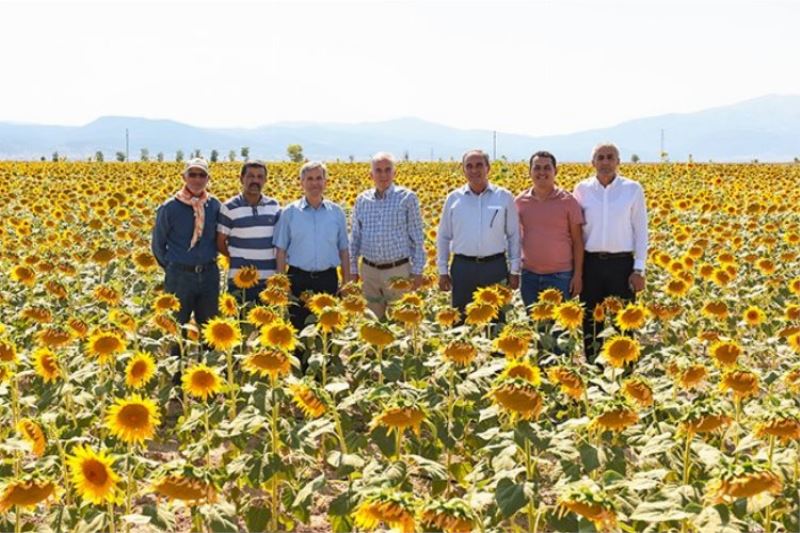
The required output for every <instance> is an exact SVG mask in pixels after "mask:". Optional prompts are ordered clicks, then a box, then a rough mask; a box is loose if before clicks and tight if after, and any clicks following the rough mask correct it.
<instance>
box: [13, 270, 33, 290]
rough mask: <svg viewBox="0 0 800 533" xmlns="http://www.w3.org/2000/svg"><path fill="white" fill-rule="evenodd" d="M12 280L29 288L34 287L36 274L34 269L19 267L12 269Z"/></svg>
mask: <svg viewBox="0 0 800 533" xmlns="http://www.w3.org/2000/svg"><path fill="white" fill-rule="evenodd" d="M11 279H13V280H14V281H17V282H19V283H22V284H23V285H27V286H28V287H33V284H34V283H35V282H36V272H34V271H33V269H32V268H28V267H26V266H21V265H18V266H15V267H14V268H12V269H11Z"/></svg>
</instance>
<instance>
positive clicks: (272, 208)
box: [217, 161, 281, 303]
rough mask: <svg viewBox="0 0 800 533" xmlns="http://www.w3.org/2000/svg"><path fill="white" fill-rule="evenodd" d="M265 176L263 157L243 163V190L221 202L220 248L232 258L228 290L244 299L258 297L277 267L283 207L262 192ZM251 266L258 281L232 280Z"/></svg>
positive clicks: (247, 300)
mask: <svg viewBox="0 0 800 533" xmlns="http://www.w3.org/2000/svg"><path fill="white" fill-rule="evenodd" d="M266 180H267V166H266V165H265V164H264V163H263V162H262V161H247V162H246V163H245V164H244V165H242V170H241V172H240V173H239V181H240V182H241V184H242V192H241V193H239V194H237V195H236V196H234V197H233V198H230V199H228V200H227V201H226V202H225V203H224V204H222V207H221V208H220V214H219V222H218V223H217V248H218V249H219V251H220V253H222V254H223V255H225V256H227V257H229V258H230V269H229V271H228V291H229V292H230V293H231V294H233V295H235V296H236V297H237V298H240V299H243V303H244V302H254V301H257V299H258V293H259V292H261V291H262V290H264V285H265V281H266V279H267V278H268V277H269V276H271V275H272V274H274V273H275V268H276V261H275V245H274V244H273V242H272V239H273V235H274V231H275V224H276V223H277V222H278V218H279V217H280V212H281V208H280V205H279V204H278V201H277V200H275V199H274V198H270V197H269V196H265V195H264V194H263V193H262V189H263V188H264V184H265V182H266ZM248 266H249V267H254V268H256V270H258V283H256V284H255V285H254V286H252V287H247V288H239V287H237V286H236V285H235V284H234V281H233V280H234V279H235V278H236V274H237V273H238V272H239V270H240V269H242V268H244V267H248Z"/></svg>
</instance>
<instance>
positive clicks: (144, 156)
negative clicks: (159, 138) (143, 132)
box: [139, 148, 150, 161]
mask: <svg viewBox="0 0 800 533" xmlns="http://www.w3.org/2000/svg"><path fill="white" fill-rule="evenodd" d="M139 153H140V155H139V160H140V161H150V150H148V149H147V148H142V149H141V150H140V152H139Z"/></svg>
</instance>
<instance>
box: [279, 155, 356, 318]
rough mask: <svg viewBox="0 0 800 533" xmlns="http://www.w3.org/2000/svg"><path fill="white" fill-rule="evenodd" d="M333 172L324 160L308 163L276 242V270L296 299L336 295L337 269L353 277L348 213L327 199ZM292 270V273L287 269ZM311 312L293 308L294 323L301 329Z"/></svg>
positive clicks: (300, 306)
mask: <svg viewBox="0 0 800 533" xmlns="http://www.w3.org/2000/svg"><path fill="white" fill-rule="evenodd" d="M327 181H328V169H327V168H326V167H325V165H324V164H322V163H320V162H319V161H309V162H308V163H306V164H305V165H303V167H302V168H301V169H300V185H301V186H302V188H303V193H304V195H303V197H302V198H300V199H299V200H296V201H294V202H292V203H290V204H289V205H287V206H286V208H285V209H284V210H283V211H282V212H281V216H280V219H279V220H278V224H277V225H276V226H275V235H274V239H273V242H274V244H275V249H276V253H275V259H276V263H277V271H278V272H279V273H282V272H284V271H286V272H287V274H288V276H289V280H290V281H291V283H292V294H293V295H294V296H295V298H298V299H299V298H300V295H301V294H303V293H304V292H306V291H309V292H311V293H321V292H325V293H328V294H336V292H337V290H338V287H339V278H338V273H337V268H338V267H339V265H341V267H342V279H343V280H345V281H346V280H347V279H349V278H350V257H349V254H348V252H347V220H346V218H345V215H344V210H342V208H341V207H339V206H338V205H337V204H335V203H333V202H331V201H330V200H326V199H324V198H323V193H324V192H325V187H326V185H327ZM287 266H288V271H287V270H286V268H287ZM308 315H309V312H308V310H307V309H306V307H305V306H304V305H302V304H300V305H293V306H291V307H290V309H289V318H290V319H291V321H292V325H293V326H294V327H295V328H297V330H298V331H299V330H302V329H303V327H304V325H305V321H306V318H307V317H308Z"/></svg>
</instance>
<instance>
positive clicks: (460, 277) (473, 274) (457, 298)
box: [450, 255, 508, 315]
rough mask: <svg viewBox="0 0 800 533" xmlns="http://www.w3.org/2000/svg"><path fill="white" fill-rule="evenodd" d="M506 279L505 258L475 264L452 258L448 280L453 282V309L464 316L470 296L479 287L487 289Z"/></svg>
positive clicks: (459, 257)
mask: <svg viewBox="0 0 800 533" xmlns="http://www.w3.org/2000/svg"><path fill="white" fill-rule="evenodd" d="M507 278H508V266H507V265H506V258H505V256H498V257H497V259H492V260H491V261H486V262H481V263H478V262H475V261H470V260H469V259H464V258H463V257H462V256H460V255H455V256H453V262H452V263H451V264H450V279H451V280H452V281H453V300H452V302H453V307H456V308H458V310H459V311H461V314H462V315H463V314H464V309H466V307H467V304H469V303H470V302H471V301H472V294H473V293H474V292H475V291H476V290H478V289H479V288H481V287H488V286H489V285H494V284H495V283H500V282H501V281H503V280H505V279H507Z"/></svg>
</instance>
